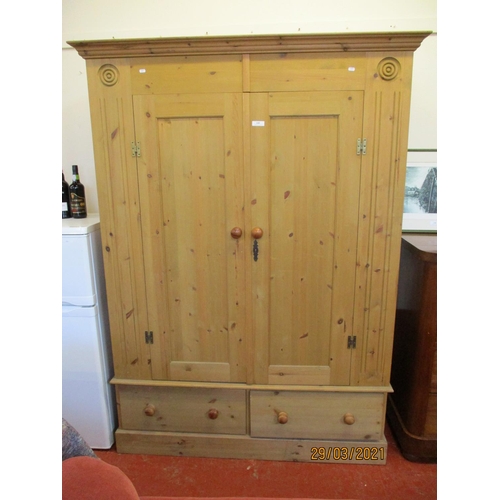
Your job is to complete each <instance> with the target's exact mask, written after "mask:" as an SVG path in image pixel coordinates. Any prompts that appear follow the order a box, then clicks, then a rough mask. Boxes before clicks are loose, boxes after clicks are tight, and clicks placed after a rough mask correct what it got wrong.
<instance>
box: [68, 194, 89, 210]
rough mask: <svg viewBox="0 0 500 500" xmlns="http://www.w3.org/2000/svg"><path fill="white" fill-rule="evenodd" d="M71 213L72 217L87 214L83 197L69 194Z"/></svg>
mask: <svg viewBox="0 0 500 500" xmlns="http://www.w3.org/2000/svg"><path fill="white" fill-rule="evenodd" d="M71 212H73V215H85V214H86V213H87V209H86V207H85V198H84V197H82V196H78V195H77V194H75V193H71Z"/></svg>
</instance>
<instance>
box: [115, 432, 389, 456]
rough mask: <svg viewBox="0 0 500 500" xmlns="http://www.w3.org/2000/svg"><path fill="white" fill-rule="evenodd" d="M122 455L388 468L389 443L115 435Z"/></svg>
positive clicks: (196, 435)
mask: <svg viewBox="0 0 500 500" xmlns="http://www.w3.org/2000/svg"><path fill="white" fill-rule="evenodd" d="M115 438H116V449H117V451H118V453H136V454H149V455H170V456H185V457H210V458H242V459H252V460H278V461H288V462H290V461H293V462H308V463H325V464H327V463H330V464H331V463H341V464H369V465H385V463H386V459H387V440H386V439H385V438H383V439H381V440H378V441H372V442H367V441H364V442H362V443H361V442H359V441H328V440H324V441H320V440H308V439H267V438H252V437H249V436H234V435H220V434H218V435H210V434H188V433H182V434H181V433H175V432H153V431H128V430H124V429H118V430H117V431H116V433H115Z"/></svg>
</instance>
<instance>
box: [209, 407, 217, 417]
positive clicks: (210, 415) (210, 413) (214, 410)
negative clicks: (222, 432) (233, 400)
mask: <svg viewBox="0 0 500 500" xmlns="http://www.w3.org/2000/svg"><path fill="white" fill-rule="evenodd" d="M218 416H219V410H216V409H215V408H210V410H208V418H210V419H212V420H215V419H216V418H217V417H218Z"/></svg>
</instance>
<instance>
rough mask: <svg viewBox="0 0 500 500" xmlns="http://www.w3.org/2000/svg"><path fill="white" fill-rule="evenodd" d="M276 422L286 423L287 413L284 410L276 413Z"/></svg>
mask: <svg viewBox="0 0 500 500" xmlns="http://www.w3.org/2000/svg"><path fill="white" fill-rule="evenodd" d="M278 422H279V423H280V424H286V423H287V422H288V415H287V413H286V412H284V411H280V412H279V413H278Z"/></svg>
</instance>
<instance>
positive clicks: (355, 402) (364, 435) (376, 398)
mask: <svg viewBox="0 0 500 500" xmlns="http://www.w3.org/2000/svg"><path fill="white" fill-rule="evenodd" d="M385 398H386V395H385V394H380V393H378V394H377V393H323V392H298V391H297V392H292V391H251V393H250V433H251V436H252V437H269V438H274V437H278V438H299V439H351V440H352V439H355V440H357V439H362V440H378V439H381V438H382V437H383V423H384V409H385Z"/></svg>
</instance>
